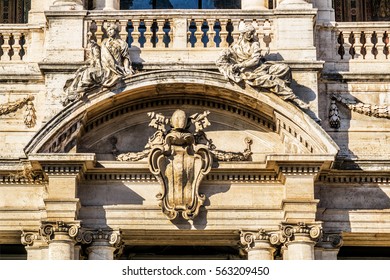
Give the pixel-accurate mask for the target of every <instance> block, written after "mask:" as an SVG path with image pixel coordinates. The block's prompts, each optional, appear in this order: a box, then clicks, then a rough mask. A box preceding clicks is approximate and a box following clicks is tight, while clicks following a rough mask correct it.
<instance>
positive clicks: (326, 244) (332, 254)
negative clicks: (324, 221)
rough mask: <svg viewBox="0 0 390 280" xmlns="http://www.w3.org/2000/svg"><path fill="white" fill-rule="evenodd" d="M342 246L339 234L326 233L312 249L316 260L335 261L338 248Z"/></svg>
mask: <svg viewBox="0 0 390 280" xmlns="http://www.w3.org/2000/svg"><path fill="white" fill-rule="evenodd" d="M342 245H343V238H342V236H341V234H339V233H336V234H332V233H326V234H324V235H323V237H322V239H321V241H320V242H318V244H317V246H316V247H315V248H314V254H315V259H316V260H337V255H338V253H339V250H340V247H341V246H342Z"/></svg>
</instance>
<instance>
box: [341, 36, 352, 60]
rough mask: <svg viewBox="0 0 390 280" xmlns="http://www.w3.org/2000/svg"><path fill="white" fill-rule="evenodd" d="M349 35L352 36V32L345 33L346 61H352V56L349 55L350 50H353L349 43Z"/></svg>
mask: <svg viewBox="0 0 390 280" xmlns="http://www.w3.org/2000/svg"><path fill="white" fill-rule="evenodd" d="M349 35H350V32H343V42H344V45H343V46H344V50H345V54H344V59H345V60H349V59H351V55H350V53H349V49H350V48H351V45H350V43H349Z"/></svg>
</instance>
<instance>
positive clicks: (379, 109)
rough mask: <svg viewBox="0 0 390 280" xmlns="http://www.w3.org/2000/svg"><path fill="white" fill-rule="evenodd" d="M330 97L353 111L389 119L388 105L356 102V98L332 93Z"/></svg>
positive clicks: (389, 107) (389, 110)
mask: <svg viewBox="0 0 390 280" xmlns="http://www.w3.org/2000/svg"><path fill="white" fill-rule="evenodd" d="M331 97H332V98H333V99H334V100H337V101H338V102H340V103H341V104H343V105H344V106H345V107H347V108H348V109H350V110H351V111H353V112H356V113H359V114H362V115H366V116H369V117H374V118H386V119H390V106H388V105H376V104H368V103H362V102H357V101H356V100H350V99H347V98H343V97H341V96H339V95H336V94H333V95H332V96H331Z"/></svg>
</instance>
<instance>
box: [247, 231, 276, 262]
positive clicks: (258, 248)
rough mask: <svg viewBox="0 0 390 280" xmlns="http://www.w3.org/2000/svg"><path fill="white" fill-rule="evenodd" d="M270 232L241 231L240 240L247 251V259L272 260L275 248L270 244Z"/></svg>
mask: <svg viewBox="0 0 390 280" xmlns="http://www.w3.org/2000/svg"><path fill="white" fill-rule="evenodd" d="M271 235H272V234H270V233H267V232H265V230H262V229H260V230H258V231H253V230H245V231H241V234H240V242H241V244H242V245H243V246H244V247H245V251H246V252H247V253H248V260H273V259H274V252H275V248H274V247H273V244H271V241H270V239H272V237H271Z"/></svg>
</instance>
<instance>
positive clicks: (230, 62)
mask: <svg viewBox="0 0 390 280" xmlns="http://www.w3.org/2000/svg"><path fill="white" fill-rule="evenodd" d="M263 60H264V57H263V56H262V55H261V48H260V43H259V41H258V38H257V36H256V30H255V28H254V26H253V25H252V24H246V25H245V28H244V29H243V30H242V31H241V34H240V37H239V39H238V41H237V42H236V43H235V44H233V45H232V46H230V47H229V48H228V49H226V50H224V51H223V52H222V55H221V56H220V57H219V58H218V60H217V61H216V64H217V66H218V69H219V71H220V72H221V73H222V74H223V75H224V76H225V77H226V78H227V79H230V80H232V81H234V82H236V83H239V82H242V81H244V82H245V83H246V84H248V85H250V86H252V87H254V88H258V89H267V90H269V91H271V92H273V93H275V94H277V95H278V96H280V97H281V98H282V99H283V100H286V101H292V102H293V103H295V104H296V105H298V106H299V107H301V108H307V107H308V105H307V104H306V103H304V102H303V101H301V100H300V99H298V97H297V96H296V95H295V94H294V92H293V91H292V89H291V88H290V87H289V85H290V83H291V70H290V67H289V66H288V65H286V64H284V63H280V62H275V61H266V62H263Z"/></svg>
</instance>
